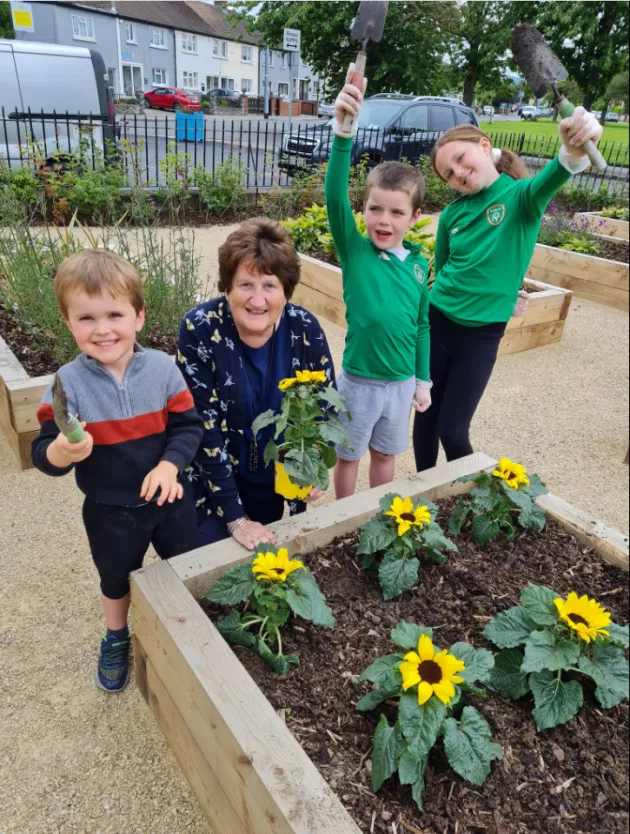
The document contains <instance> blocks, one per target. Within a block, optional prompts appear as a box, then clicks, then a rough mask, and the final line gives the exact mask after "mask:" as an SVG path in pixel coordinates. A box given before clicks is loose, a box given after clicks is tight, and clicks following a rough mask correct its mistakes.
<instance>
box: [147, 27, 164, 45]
mask: <svg viewBox="0 0 630 834" xmlns="http://www.w3.org/2000/svg"><path fill="white" fill-rule="evenodd" d="M151 46H157V47H160V48H161V49H166V29H152V30H151Z"/></svg>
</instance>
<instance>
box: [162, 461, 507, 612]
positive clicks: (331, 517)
mask: <svg viewBox="0 0 630 834" xmlns="http://www.w3.org/2000/svg"><path fill="white" fill-rule="evenodd" d="M495 465H496V461H495V460H494V459H493V458H491V457H489V456H488V455H485V454H484V453H483V452H476V453H474V454H472V455H468V456H467V457H465V458H461V459H460V460H456V461H452V462H451V463H444V464H441V465H439V466H436V467H434V468H433V469H427V470H426V471H425V472H420V473H418V475H416V476H414V477H412V478H403V479H400V480H396V481H394V482H393V483H391V484H385V485H383V486H380V487H375V488H374V489H370V490H367V491H365V492H360V493H357V494H356V495H352V496H351V497H350V498H344V499H343V500H341V501H333V502H331V503H329V504H323V505H322V506H319V507H313V508H309V510H308V512H307V513H305V514H301V515H297V516H293V517H291V518H286V519H282V520H281V521H277V522H275V523H274V524H271V525H270V529H271V530H273V531H274V532H275V534H276V536H277V537H278V543H279V544H280V545H282V546H283V547H286V548H287V549H288V550H289V553H291V554H296V553H308V552H309V551H311V550H315V549H316V548H318V547H324V546H325V545H327V544H329V543H330V542H331V541H332V540H333V539H334V538H336V537H337V536H341V535H344V534H345V533H348V532H350V531H352V530H354V529H356V527H358V526H359V525H360V524H364V523H365V522H366V521H369V519H370V518H372V516H374V515H375V514H376V513H377V512H378V511H379V509H380V506H379V501H380V499H381V498H382V497H383V496H384V495H387V493H388V492H398V493H401V494H404V495H410V496H411V497H412V498H414V499H415V498H418V497H420V496H423V497H425V498H428V499H430V500H433V501H436V500H438V499H440V498H446V497H448V496H449V495H456V494H462V493H464V492H467V491H468V490H469V489H470V482H469V483H468V484H465V483H457V479H458V478H460V477H464V476H468V475H470V476H471V478H472V477H474V476H475V475H476V474H478V473H479V472H482V471H486V470H489V469H492V468H494V466H495ZM251 558H252V555H251V553H250V552H249V551H247V550H245V548H244V547H242V546H241V545H239V544H238V543H237V542H235V541H234V539H226V540H225V541H221V542H216V543H215V544H211V545H206V546H205V547H200V548H198V549H197V550H192V551H190V552H189V553H184V554H182V555H181V556H176V557H174V558H173V559H170V560H169V564H170V565H171V567H172V568H173V570H174V571H175V573H176V574H177V576H178V577H179V578H180V579H181V581H182V582H183V583H184V584H185V585H186V587H187V588H188V590H189V591H190V593H191V594H192V595H193V597H195V598H196V599H200V598H201V597H202V596H203V595H204V594H205V593H206V592H207V590H208V588H209V587H210V585H212V583H213V582H215V581H216V580H217V579H219V577H221V576H222V575H223V574H224V573H225V571H226V570H227V569H228V568H230V567H232V565H237V564H242V563H244V562H247V561H249V560H250V559H251Z"/></svg>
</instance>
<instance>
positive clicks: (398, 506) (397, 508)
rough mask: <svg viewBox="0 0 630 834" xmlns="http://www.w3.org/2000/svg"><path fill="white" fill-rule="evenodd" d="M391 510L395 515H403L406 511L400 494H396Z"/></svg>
mask: <svg viewBox="0 0 630 834" xmlns="http://www.w3.org/2000/svg"><path fill="white" fill-rule="evenodd" d="M390 511H391V512H392V513H393V514H394V515H402V514H403V513H404V509H403V500H402V498H401V497H400V496H398V495H397V496H396V497H395V498H394V500H393V501H392V506H391V507H390Z"/></svg>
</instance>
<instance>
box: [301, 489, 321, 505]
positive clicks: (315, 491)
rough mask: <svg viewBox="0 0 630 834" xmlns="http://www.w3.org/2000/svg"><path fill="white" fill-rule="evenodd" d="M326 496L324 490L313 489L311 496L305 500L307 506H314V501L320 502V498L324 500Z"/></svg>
mask: <svg viewBox="0 0 630 834" xmlns="http://www.w3.org/2000/svg"><path fill="white" fill-rule="evenodd" d="M324 495H326V490H324V489H312V490H311V491H310V492H309V494H308V495H307V496H306V498H305V499H304V503H305V504H312V503H313V502H314V501H319V499H320V498H323V497H324Z"/></svg>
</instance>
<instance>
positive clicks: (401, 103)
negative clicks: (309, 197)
mask: <svg viewBox="0 0 630 834" xmlns="http://www.w3.org/2000/svg"><path fill="white" fill-rule="evenodd" d="M461 124H472V125H476V126H477V127H478V126H479V122H478V121H477V117H476V116H475V114H474V113H473V111H472V110H471V109H470V107H466V106H465V105H464V104H462V103H461V102H460V101H458V100H457V99H451V98H441V97H437V96H404V97H401V96H396V95H388V96H384V95H382V94H381V95H378V96H373V97H370V98H368V99H366V100H365V102H364V104H363V108H362V109H361V114H360V116H359V129H358V132H357V135H356V137H355V140H354V144H353V147H352V162H353V163H355V164H356V163H357V162H359V161H361V160H362V159H364V158H366V157H367V161H368V166H369V167H373V166H374V165H377V164H378V163H379V162H381V161H383V160H392V159H406V160H408V161H409V162H411V163H415V162H417V161H418V159H420V157H422V156H425V155H427V154H429V153H430V152H431V148H432V147H433V145H434V143H435V140H436V139H437V138H438V136H440V134H442V133H444V131H446V130H448V129H449V128H451V127H455V125H461ZM332 125H333V120H332V119H331V120H330V121H329V122H327V123H326V124H325V125H313V126H311V127H308V126H307V127H302V126H301V125H300V127H299V128H297V130H293V131H292V132H291V134H290V135H289V134H285V135H284V136H283V137H282V142H281V145H280V148H279V150H278V163H279V165H280V167H281V168H282V169H283V170H286V171H288V172H291V173H295V172H296V171H299V170H300V169H304V168H308V167H311V166H315V165H321V164H322V163H323V162H326V161H327V160H328V157H329V156H330V149H331V147H332V137H333V134H332Z"/></svg>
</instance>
